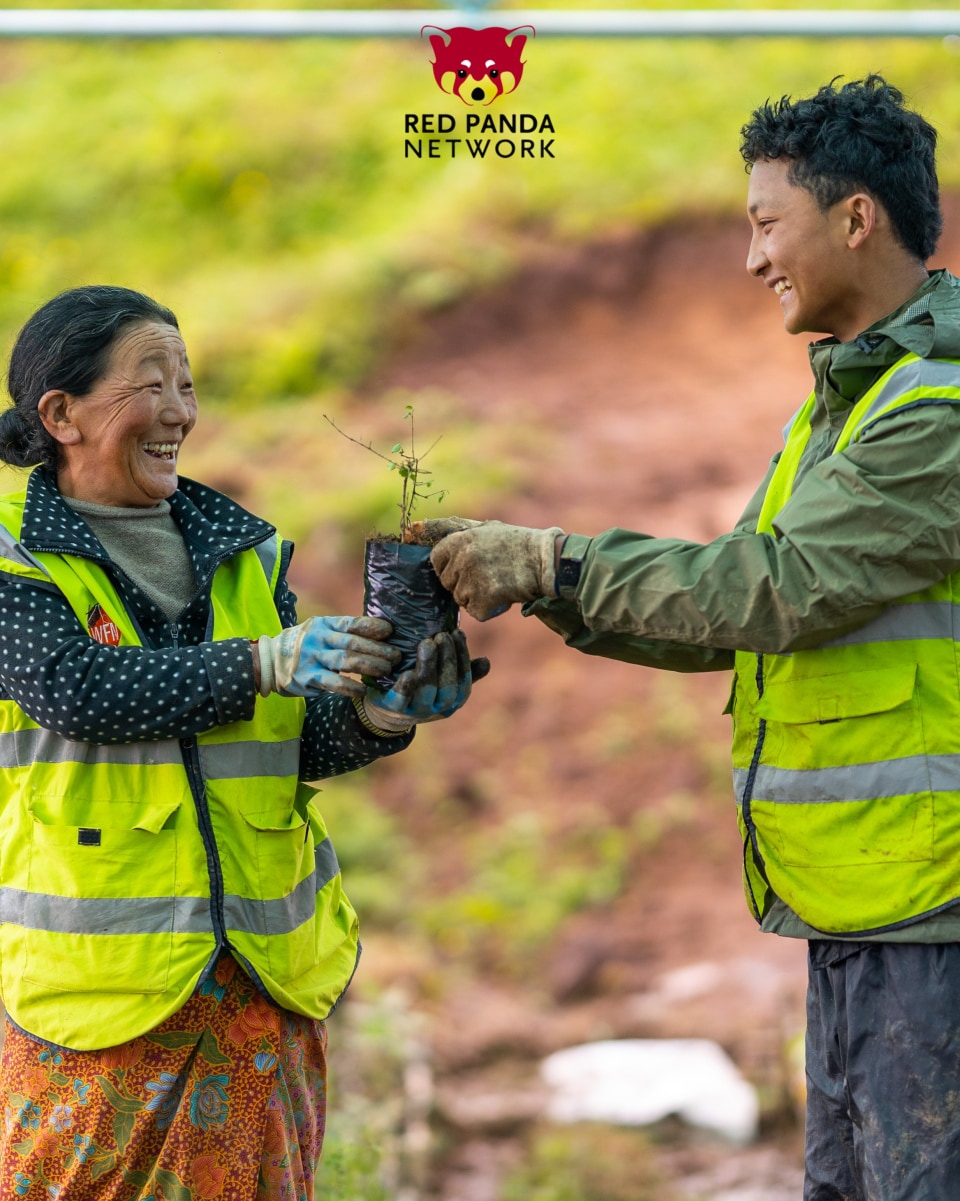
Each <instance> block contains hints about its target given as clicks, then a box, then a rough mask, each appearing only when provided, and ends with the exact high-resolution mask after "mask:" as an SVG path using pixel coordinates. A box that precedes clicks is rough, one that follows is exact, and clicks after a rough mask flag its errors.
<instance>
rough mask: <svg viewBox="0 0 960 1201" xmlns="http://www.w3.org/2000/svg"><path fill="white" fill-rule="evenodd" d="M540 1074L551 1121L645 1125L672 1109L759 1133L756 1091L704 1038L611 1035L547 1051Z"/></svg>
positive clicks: (710, 1124) (706, 1122)
mask: <svg viewBox="0 0 960 1201" xmlns="http://www.w3.org/2000/svg"><path fill="white" fill-rule="evenodd" d="M540 1072H541V1076H542V1078H543V1080H544V1082H545V1083H546V1085H547V1088H548V1090H549V1099H548V1102H547V1116H548V1117H550V1118H551V1119H552V1120H553V1121H555V1122H583V1121H597V1122H613V1123H616V1124H618V1125H623V1126H646V1125H649V1124H650V1123H652V1122H657V1121H659V1120H660V1119H661V1118H665V1117H667V1116H668V1115H670V1114H676V1115H677V1116H678V1117H680V1118H682V1119H683V1120H684V1121H686V1122H689V1123H690V1124H691V1125H693V1126H699V1127H702V1128H704V1129H707V1130H712V1131H715V1132H716V1133H718V1134H721V1135H723V1136H724V1137H725V1138H728V1139H730V1140H732V1141H734V1142H738V1143H746V1142H749V1141H750V1140H751V1139H752V1138H754V1137H755V1135H756V1133H757V1119H758V1106H757V1097H756V1093H755V1092H754V1089H753V1088H752V1086H751V1085H750V1084H748V1083H747V1081H746V1080H744V1079H743V1077H742V1076H741V1075H740V1073H739V1072H738V1071H737V1069H736V1067H735V1066H734V1065H733V1063H732V1062H731V1060H730V1059H729V1058H728V1056H727V1055H726V1054H725V1052H724V1051H723V1049H722V1048H721V1047H719V1046H718V1045H717V1044H716V1043H714V1042H711V1041H710V1040H709V1039H700V1038H672V1039H612V1040H609V1041H605V1042H595V1043H584V1044H583V1045H582V1046H578V1047H568V1048H567V1049H566V1050H563V1051H557V1052H555V1053H554V1054H553V1055H550V1056H548V1057H547V1058H546V1059H545V1060H543V1062H542V1063H541V1065H540Z"/></svg>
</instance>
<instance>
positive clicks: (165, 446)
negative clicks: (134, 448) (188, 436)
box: [143, 442, 177, 459]
mask: <svg viewBox="0 0 960 1201" xmlns="http://www.w3.org/2000/svg"><path fill="white" fill-rule="evenodd" d="M143 449H144V450H145V451H146V452H147V454H148V455H153V456H154V458H158V459H173V458H176V454H177V444H176V442H144V444H143Z"/></svg>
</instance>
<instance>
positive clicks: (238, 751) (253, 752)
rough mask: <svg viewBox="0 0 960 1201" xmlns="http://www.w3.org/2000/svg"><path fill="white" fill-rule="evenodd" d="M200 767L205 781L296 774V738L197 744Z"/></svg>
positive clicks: (298, 758) (298, 752) (298, 756)
mask: <svg viewBox="0 0 960 1201" xmlns="http://www.w3.org/2000/svg"><path fill="white" fill-rule="evenodd" d="M198 750H199V752H200V766H201V768H202V770H203V774H204V777H205V778H206V779H208V780H248V779H251V778H252V777H254V776H296V775H297V773H298V771H299V770H300V739H299V738H288V739H287V740H286V741H285V742H214V743H209V742H208V743H201V744H200V745H199V747H198Z"/></svg>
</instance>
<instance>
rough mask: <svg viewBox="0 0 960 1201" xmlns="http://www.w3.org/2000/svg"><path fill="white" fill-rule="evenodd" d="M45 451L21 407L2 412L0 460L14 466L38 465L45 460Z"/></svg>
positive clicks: (0, 417) (0, 416)
mask: <svg viewBox="0 0 960 1201" xmlns="http://www.w3.org/2000/svg"><path fill="white" fill-rule="evenodd" d="M43 451H44V448H43V447H41V446H39V445H38V439H37V437H36V433H35V431H34V430H32V429H31V428H30V422H29V421H26V420H24V416H23V413H22V412H21V411H20V409H17V408H13V407H11V408H9V409H4V410H3V412H0V460H2V461H3V462H4V463H10V464H12V466H14V467H36V465H37V464H38V463H42V462H43V460H44V457H45V456H44V453H43Z"/></svg>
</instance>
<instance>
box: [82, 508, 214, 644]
mask: <svg viewBox="0 0 960 1201" xmlns="http://www.w3.org/2000/svg"><path fill="white" fill-rule="evenodd" d="M63 499H64V500H65V501H66V503H67V504H68V505H69V506H70V508H71V509H73V511H74V512H75V513H78V514H79V515H80V516H81V517H82V518H83V520H84V521H85V522H86V523H87V525H88V526H89V527H90V528H91V530H93V532H94V533H95V534H96V536H97V537H98V538H99V539H100V542H101V544H102V545H103V549H104V550H105V551H106V552H107V554H108V555H109V556H110V558H111V559H112V560H113V561H114V563H116V564H117V566H118V567H120V568H121V569H122V570H123V571H124V572H125V573H126V574H127V575H128V576H129V577H130V579H131V580H133V582H134V583H135V584H136V585H137V587H138V588H140V589H142V590H143V591H144V592H145V593H146V594H147V596H149V597H150V599H151V600H152V601H153V602H154V603H155V604H156V605H158V606H159V608H160V609H161V610H162V611H163V613H164V614H165V615H166V616H167V617H168V618H169V619H170V620H171V621H173V620H174V619H175V618H176V617H177V615H178V614H179V613H180V611H181V610H182V609H183V608H184V606H185V605H187V604H188V603H189V602H190V600H191V599H192V597H193V594H194V592H195V591H196V580H195V579H194V575H193V565H192V564H191V562H190V554H189V552H188V550H187V545H186V543H185V542H184V540H183V534H181V532H180V527H179V526H178V525H177V523H176V521H175V520H174V518H173V513H172V512H171V510H170V502H169V501H168V500H162V501H161V502H160V503H159V504H158V505H155V506H154V507H153V508H151V509H138V508H129V509H126V508H119V507H114V506H112V505H96V504H94V503H93V502H92V501H89V500H75V499H74V498H73V497H71V496H65V497H64V498H63Z"/></svg>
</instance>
